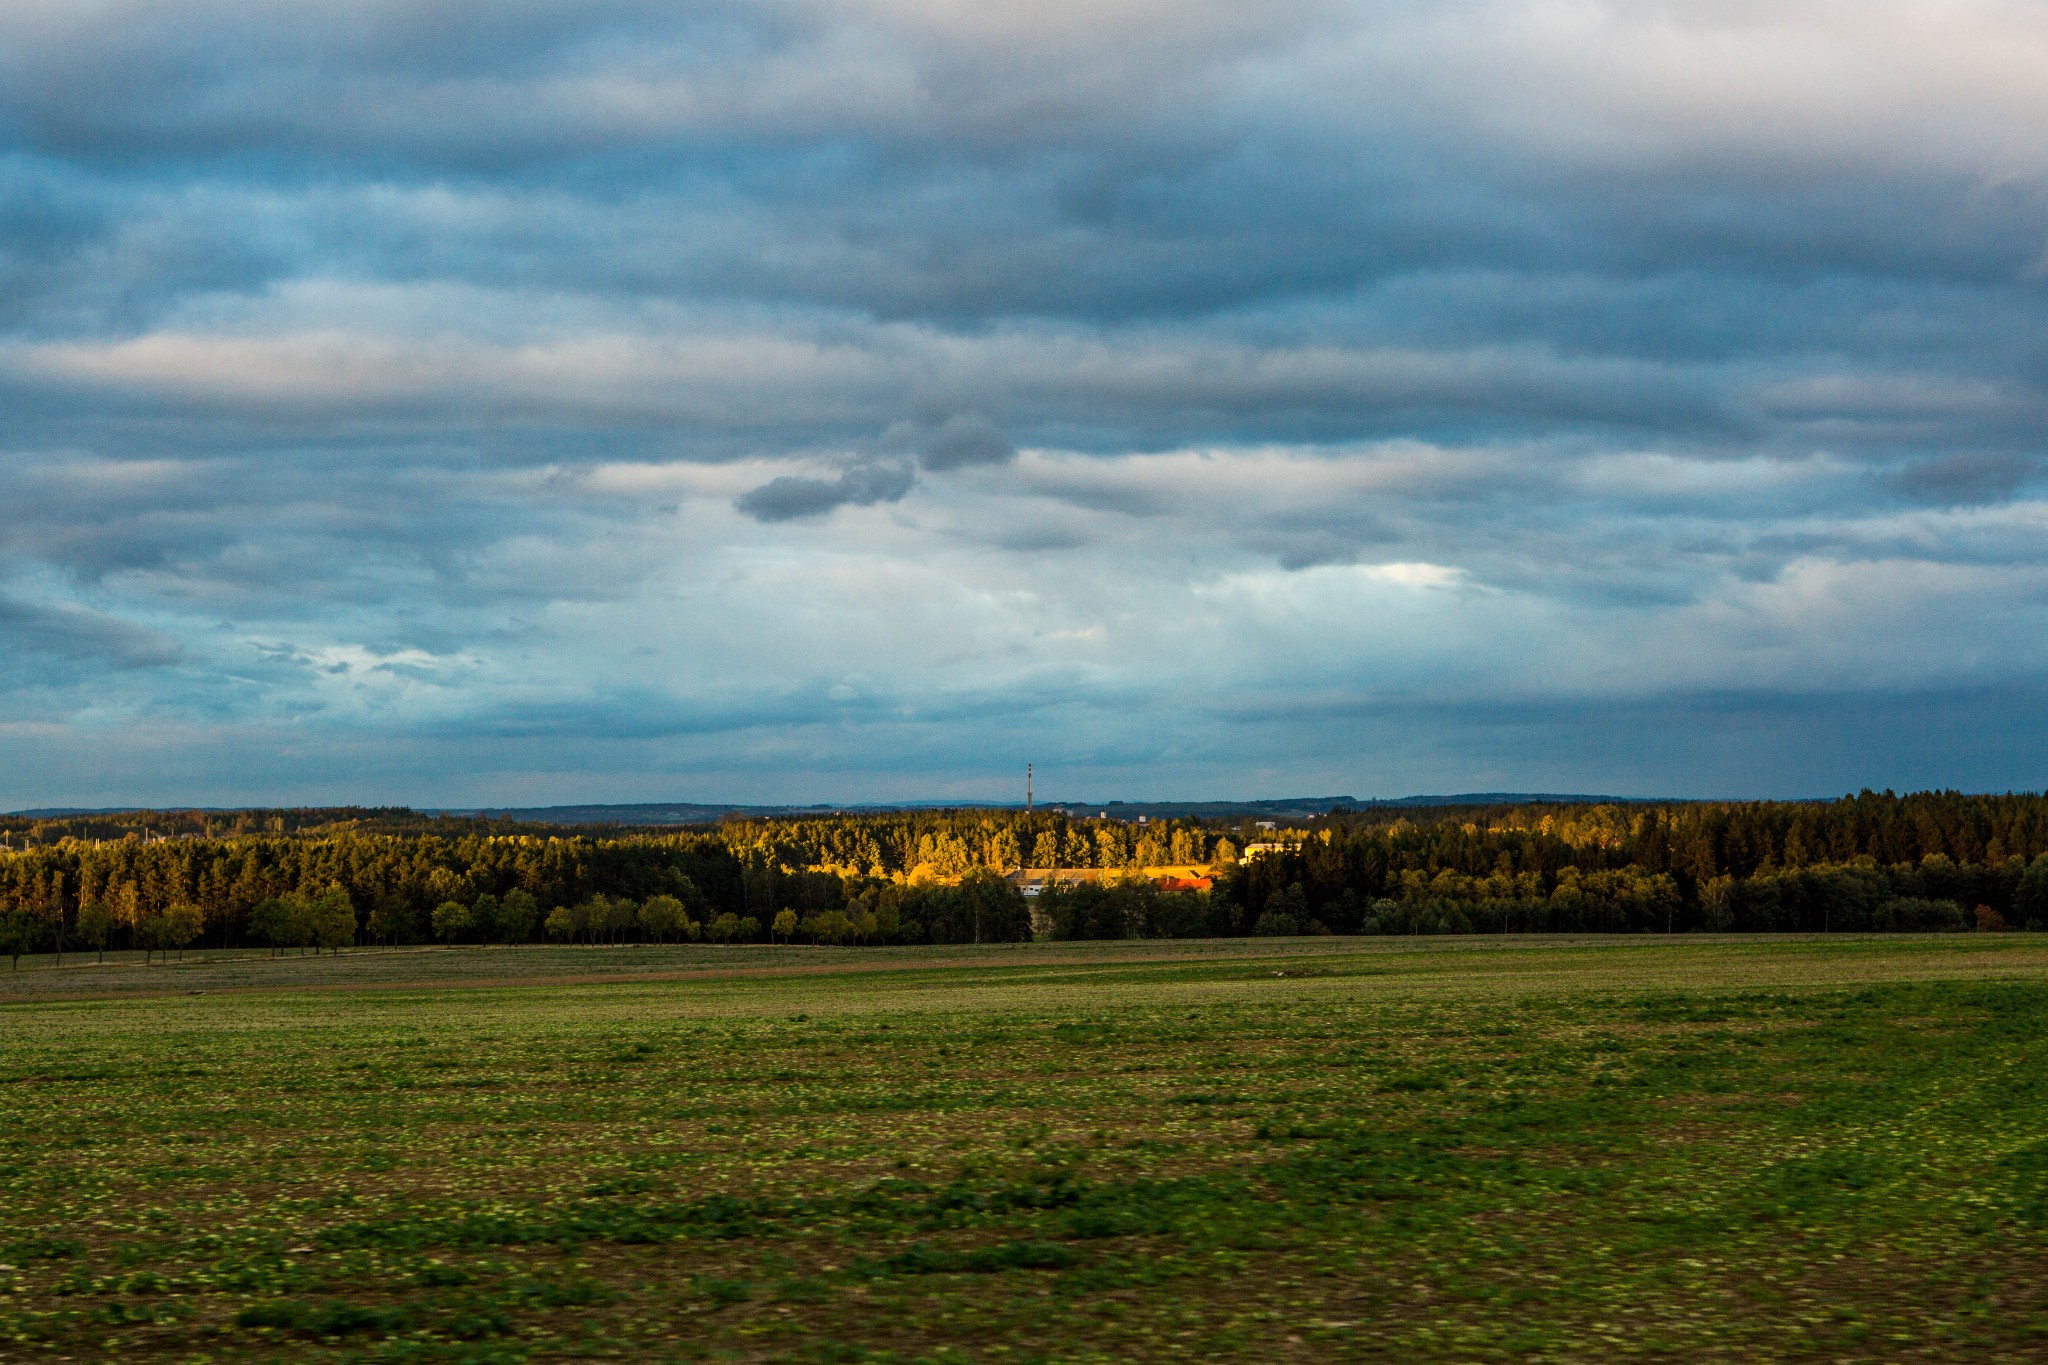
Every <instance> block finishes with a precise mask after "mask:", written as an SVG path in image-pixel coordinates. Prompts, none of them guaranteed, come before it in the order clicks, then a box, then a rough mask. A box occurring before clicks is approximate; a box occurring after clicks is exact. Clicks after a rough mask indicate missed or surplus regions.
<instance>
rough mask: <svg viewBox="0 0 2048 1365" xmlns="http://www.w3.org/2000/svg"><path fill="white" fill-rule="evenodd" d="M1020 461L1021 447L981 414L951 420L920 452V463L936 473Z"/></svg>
mask: <svg viewBox="0 0 2048 1365" xmlns="http://www.w3.org/2000/svg"><path fill="white" fill-rule="evenodd" d="M1016 458H1017V447H1015V446H1013V445H1011V444H1010V440H1009V438H1008V437H1006V436H1004V435H1003V433H1002V432H1001V431H999V430H997V429H996V425H995V423H993V422H991V421H989V420H988V418H986V417H984V416H982V415H981V414H980V413H978V412H969V413H960V414H958V415H956V416H953V417H949V418H947V419H946V420H945V421H944V422H943V423H941V424H940V425H939V428H938V430H936V431H934V432H933V433H932V434H931V435H930V436H928V437H926V438H925V440H924V444H923V445H922V446H921V447H920V448H919V450H918V452H917V462H918V464H919V465H921V466H923V467H924V468H926V469H929V470H932V471H934V472H939V471H943V470H949V469H966V468H968V467H970V466H974V465H992V464H1007V463H1009V462H1010V461H1011V460H1014V459H1016Z"/></svg>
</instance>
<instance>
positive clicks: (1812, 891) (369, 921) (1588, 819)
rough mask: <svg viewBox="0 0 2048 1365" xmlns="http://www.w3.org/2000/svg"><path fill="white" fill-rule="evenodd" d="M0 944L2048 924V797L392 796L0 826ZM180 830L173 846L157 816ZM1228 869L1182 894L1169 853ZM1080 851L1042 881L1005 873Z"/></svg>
mask: <svg viewBox="0 0 2048 1365" xmlns="http://www.w3.org/2000/svg"><path fill="white" fill-rule="evenodd" d="M0 836H4V837H5V838H6V840H7V844H8V847H7V849H6V850H5V851H0V955H7V956H10V957H18V955H19V954H21V953H25V952H31V951H73V950H90V951H94V952H100V951H104V950H105V949H106V948H109V947H113V948H130V949H141V950H143V951H144V952H145V953H151V954H153V953H155V952H157V951H164V952H179V951H184V950H186V949H188V948H191V947H194V946H202V947H232V946H267V947H269V948H270V949H271V950H272V951H274V952H288V951H294V950H296V951H300V952H310V951H321V950H333V949H340V948H344V947H350V946H355V945H359V944H383V945H397V944H411V943H428V942H443V943H478V944H517V943H529V942H537V941H556V942H563V943H597V942H622V941H647V942H701V943H739V942H766V941H781V942H798V943H843V944H886V943H948V942H974V941H982V942H997V941H1005V940H1012V939H1020V938H1027V937H1031V936H1034V935H1037V936H1042V937H1054V938H1106V937H1110V938H1113V937H1126V936H1140V937H1199V936H1215V935H1238V934H1273V935H1285V934H1303V933H1325V932H1327V933H1338V934H1418V933H1503V932H1508V933H1524V932H1528V933H1540V932H1573V931H1589V932H1688V931H1699V930H1709V931H1713V930H1744V931H1759V932H1775V931H1811V932H1840V931H1869V930H1875V931H1885V930H1896V931H1924V930H1965V929H1970V930H1974V929H1994V928H1999V927H2011V928H2041V927H2043V926H2044V924H2048V797H2044V796H2039V795H2004V796H1973V795H1964V794H1961V793H1955V792H1926V793H1915V794H1910V795H1906V796H1898V795H1894V794H1892V793H1889V792H1886V793H1872V792H1863V793H1860V794H1858V795H1855V796H1850V797H1844V798H1842V799H1840V800H1837V801H1826V802H1746V803H1725V802H1694V803H1630V804H1601V805H1571V804H1535V805H1523V806H1492V807H1443V808H1428V809H1417V808H1394V807H1363V808H1347V809H1342V810H1337V811H1333V812H1331V813H1329V814H1328V815H1325V816H1322V817H1319V818H1316V819H1313V820H1305V821H1300V822H1296V823H1294V824H1292V825H1290V826H1288V827H1285V828H1276V829H1267V828H1262V827H1259V826H1257V825H1254V824H1251V823H1246V822H1229V821H1218V820H1199V819H1192V818H1190V819H1172V820H1156V821H1147V822H1145V823H1142V824H1140V823H1136V822H1126V821H1121V820H1114V819H1088V818H1081V817H1076V816H1069V815H1067V814H1065V813H1063V812H1059V811H1029V812H1026V811H1016V810H988V809H969V808H963V809H953V810H921V811H891V812H881V813H870V814H841V815H831V816H815V817H814V816H805V817H800V818H789V819H775V820H731V821H727V822H723V823H721V824H718V825H707V826H695V827H676V828H666V829H619V828H605V829H589V828H577V829H567V830H565V829H562V828H560V827H546V826H532V825H524V826H522V825H513V824H509V823H506V822H502V821H489V820H463V819H448V818H443V817H431V816H423V815H419V814H417V813H415V812H411V811H408V810H404V809H402V808H390V809H381V810H356V809H341V810H304V811H287V812H265V811H254V812H185V813H182V814H181V813H177V812H170V813H166V812H130V813H123V814H116V815H106V814H94V815H88V816H76V817H35V818H32V819H31V818H25V817H16V818H14V819H12V820H11V821H7V822H0ZM166 836H170V837H166ZM1190 866H1206V867H1212V868H1213V870H1214V874H1215V879H1214V886H1213V890H1202V891H1170V890H1166V889H1163V888H1162V887H1161V886H1160V885H1158V884H1157V879H1156V877H1155V876H1154V875H1152V874H1154V873H1156V872H1157V871H1159V870H1161V869H1165V868H1186V867H1190ZM1024 867H1058V868H1070V869H1072V868H1085V869H1090V870H1092V871H1093V872H1094V873H1096V874H1097V880H1094V881H1090V882H1085V883H1078V884H1055V885H1053V886H1050V887H1048V888H1046V890H1045V891H1044V893H1043V894H1041V895H1040V896H1038V897H1037V898H1036V900H1035V901H1029V902H1027V900H1026V898H1025V897H1023V896H1022V895H1021V894H1020V893H1019V892H1018V890H1017V888H1016V887H1015V886H1013V885H1012V884H1011V882H1010V880H1008V879H1007V878H1006V876H1005V874H1009V873H1012V872H1014V871H1016V870H1017V869H1019V868H1024Z"/></svg>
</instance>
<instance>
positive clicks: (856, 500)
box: [733, 464, 917, 522]
mask: <svg viewBox="0 0 2048 1365" xmlns="http://www.w3.org/2000/svg"><path fill="white" fill-rule="evenodd" d="M916 480H917V475H916V474H915V473H914V472H913V471H912V470H911V468H910V466H908V465H892V464H859V465H855V466H854V467H853V468H851V469H849V470H847V471H846V472H845V473H844V474H841V475H840V476H839V477H838V478H836V479H807V478H799V477H797V476H795V475H790V474H785V475H783V476H782V477H781V478H777V479H770V480H769V481H768V482H767V483H764V484H762V485H761V486H760V487H759V488H755V489H750V490H748V491H747V492H745V493H743V494H741V495H740V496H739V498H738V499H736V500H735V501H734V503H733V506H734V507H736V508H738V509H739V510H740V511H742V512H744V513H746V514H747V515H748V516H750V517H752V518H753V519H754V520H755V521H759V522H777V521H797V520H800V519H801V518H804V517H822V516H824V515H825V514H827V513H828V512H831V511H833V510H835V509H837V508H841V507H872V506H874V505H875V504H876V503H878V502H901V501H902V500H903V496H904V495H905V494H906V493H908V492H909V491H910V486H911V484H913V483H914V482H916Z"/></svg>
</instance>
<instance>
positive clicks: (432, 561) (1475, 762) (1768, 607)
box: [0, 0, 2048, 809]
mask: <svg viewBox="0 0 2048 1365" xmlns="http://www.w3.org/2000/svg"><path fill="white" fill-rule="evenodd" d="M2044 72H2048V6H2043V5H2041V4H2038V3H2032V2H2031V0H1859V3H1855V4H1848V3H1842V2H1841V0H1768V3H1766V0H1631V2H1630V3H1626V4H1623V3H1602V2H1601V0H1428V3H1423V2H1422V0H1414V2H1413V3H1395V2H1393V0H1351V2H1349V3H1337V2H1336V0H1264V2H1263V3H1260V4H1257V5H1248V4H1244V3H1241V2H1240V0H1231V2H1230V3H1218V2H1217V0H1171V3H1169V2H1168V0H1086V3H1079V2H1078V0H1034V3H1031V4H1023V3H1011V2H1009V0H842V2H841V3H824V2H823V0H747V3H744V4H739V3H732V4H728V3H724V0H698V3H694V4H691V5H686V6H678V5H674V4H670V3H652V0H648V2H646V3H642V2H640V0H573V3H571V2H570V0H562V2H561V3H552V2H549V0H491V3H488V4H486V3H481V0H477V2H471V0H416V2H415V3H396V2H395V0H292V2H291V3H289V4H285V3H267V2H266V0H235V2H234V3H225V2H224V0H0V808H10V809H11V808H19V807H26V806H41V805H83V806H106V805H123V804H142V803H146V804H155V805H176V804H201V805H234V804H243V803H299V802H308V803H311V802H321V803H325V802H377V803H382V802H407V803H412V804H416V805H426V806H437V805H438V806H456V805H465V804H504V805H538V804H548V803H553V802H581V801H636V800H646V801H655V800H706V801H756V802H795V801H824V802H861V801H902V800H917V799H942V800H943V799H959V800H977V799H1009V800H1015V799H1021V797H1022V786H1023V782H1022V777H1023V770H1024V765H1025V764H1026V763H1027V762H1029V763H1033V764H1035V765H1036V770H1037V793H1038V795H1039V797H1040V798H1041V799H1047V798H1051V799H1065V798H1073V799H1095V800H1106V799H1112V798H1123V799H1195V798H1214V797H1232V796H1235V797H1255V796H1279V795H1304V794H1348V795H1353V796H1357V797H1361V798H1365V797H1372V796H1395V795H1401V794H1406V793H1413V792H1449V791H1472V790H1488V791H1495V790H1521V791H1529V790H1536V791H1584V792H1605V793H1614V794H1619V795H1646V796H1647V795H1667V796H1744V797H1746V796H1812V795H1828V794H1837V793H1840V792H1844V791H1852V790H1855V789H1858V788H1861V787H1864V786H1869V787H1872V788H1878V789H1882V788H1885V787H1894V788H1898V789H1900V790H1905V789H1909V788H1921V787H1932V786H1955V787H1962V788H1966V789H1974V790H2005V789H2039V788H2041V787H2042V786H2044V785H2048V777H2044V773H2048V705H2044V703H2048V629H2044V627H2048V477H2044V476H2048V79H2044V76H2043V73H2044Z"/></svg>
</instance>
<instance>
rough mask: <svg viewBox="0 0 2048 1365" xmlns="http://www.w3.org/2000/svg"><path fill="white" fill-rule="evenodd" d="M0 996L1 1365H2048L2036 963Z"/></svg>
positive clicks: (777, 967)
mask: <svg viewBox="0 0 2048 1365" xmlns="http://www.w3.org/2000/svg"><path fill="white" fill-rule="evenodd" d="M591 978H599V979H596V980H593V979H591ZM9 992H12V994H11V995H10V994H8V993H9ZM86 995H95V996H98V997H100V998H67V997H80V996H86ZM0 999H7V1000H10V1001H12V1002H13V1003H5V1004H0V1359H6V1360H31V1359H33V1360H45V1359H65V1358H71V1359H99V1358H107V1357H110V1356H119V1357H120V1358H123V1359H162V1360H166V1361H173V1360H175V1361H188V1360H212V1361H230V1360H248V1359H259V1360H304V1359H321V1358H335V1359H357V1360H475V1361H516V1360H547V1359H567V1358H622V1359H636V1360H667V1359H678V1360H691V1359H721V1360H722V1359H745V1360H775V1359H791V1360H819V1361H850V1360H877V1361H884V1360H933V1361H939V1360H946V1361H965V1360H988V1361H1025V1360H1118V1359H1155V1360H1156V1359H1169V1358H1183V1357H1207V1358H1222V1359H1253V1360H1267V1359H1271V1360H1281V1359H1291V1360H1304V1361H1307V1360H1324V1359H1344V1358H1363V1359H1386V1360H1401V1361H1410V1360H1460V1361H1463V1360H1488V1359H1503V1360H1506V1359H1516V1360H1522V1359H1544V1360H1583V1361H1596V1360H1610V1359H1615V1358H1622V1357H1641V1358H1652V1359H1668V1360H1687V1361H1692V1360H1714V1359H1722V1360H1756V1359H1786V1360H1794V1359H1813V1360H1831V1361H1834V1360H1897V1359H1941V1360H1957V1359H1969V1360H2000V1359H2010V1360H2039V1359H2043V1358H2044V1357H2048V1037H2044V1035H2048V1027H2044V1025H2048V943H2044V942H2043V941H2042V939H2040V938H2039V937H2037V936H2035V935H2006V936H1999V935H1970V936H1957V937H1940V938H1899V937H1894V938H1890V939H1847V938H1836V939H1829V940H1819V939H1786V938H1776V939H1771V940H1721V941H1713V940H1704V939H1700V938H1683V937H1681V938H1680V939H1678V940H1675V941H1673V940H1666V941H1656V940H1648V939H1644V938H1632V939H1626V940H1619V939H1606V940H1577V941H1559V940H1547V941H1531V940H1512V939H1493V940H1486V941H1474V940H1444V939H1436V940H1410V941H1405V942H1402V941H1386V940H1380V941H1362V940H1330V939H1322V940H1293V941H1289V942H1288V943H1286V944H1285V945H1282V946H1276V945H1275V944H1274V943H1271V942H1258V943H1247V942H1205V943H1197V944H1179V945H1174V944H1139V943H1111V944H1101V945H1093V946H1091V945H1078V944H1070V945H1036V946H1034V945H1022V946H1006V947H1002V948H992V949H973V948H952V949H922V950H917V949H902V950H883V951H870V952H866V953H861V952H857V951H846V952H831V951H812V950H802V949H798V950H775V949H767V948H762V949H736V950H719V949H707V948H674V949H643V950H615V951H606V950H578V949H557V950H550V949H531V950H525V949H522V950H509V951H508V950H497V951H488V952H487V951H485V950H481V949H472V950H458V951H456V952H452V953H450V952H424V953H388V954H377V953H365V952H358V953H352V954H344V955H342V956H340V957H329V958H322V959H313V958H285V959H277V960H272V959H268V958H263V957H241V958H234V959H222V958H219V957H215V958H214V959H212V960H208V961H199V960H197V959H196V958H195V959H194V960H192V961H189V962H187V963H186V964H184V965H182V966H180V965H177V964H173V965H171V966H168V967H166V966H161V965H159V966H155V967H149V968H144V967H142V966H141V965H140V964H139V963H126V962H123V963H120V964H109V965H107V966H104V967H98V966H87V965H81V964H80V963H75V962H74V963H71V964H68V965H67V966H66V967H65V968H64V969H63V970H62V971H57V970H55V969H53V968H44V969H42V970H39V971H23V972H22V973H20V975H19V977H17V978H15V979H13V980H8V979H7V977H6V975H5V974H0Z"/></svg>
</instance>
